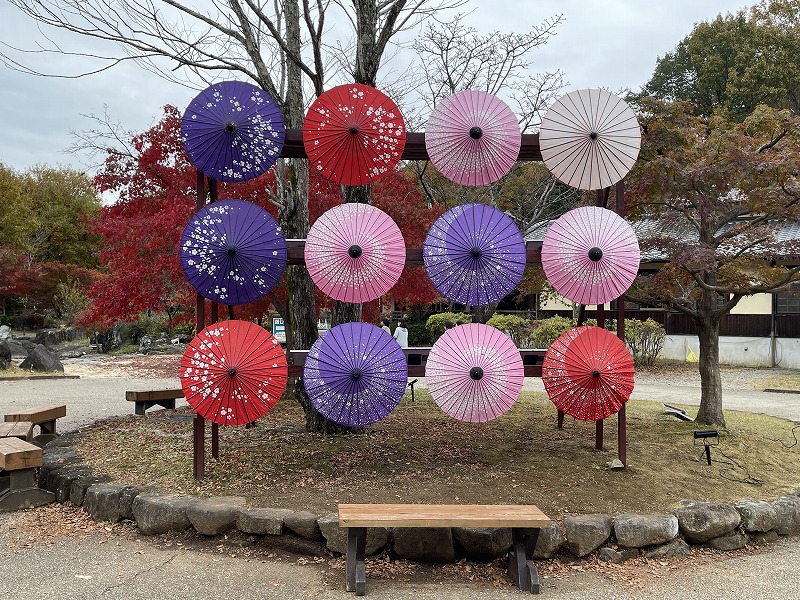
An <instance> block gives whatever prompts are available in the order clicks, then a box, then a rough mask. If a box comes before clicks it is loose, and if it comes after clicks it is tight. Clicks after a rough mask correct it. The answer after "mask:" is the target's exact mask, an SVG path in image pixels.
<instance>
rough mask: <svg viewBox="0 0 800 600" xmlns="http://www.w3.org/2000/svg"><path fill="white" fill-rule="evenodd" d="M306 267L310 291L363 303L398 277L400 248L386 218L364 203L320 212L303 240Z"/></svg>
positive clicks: (402, 244)
mask: <svg viewBox="0 0 800 600" xmlns="http://www.w3.org/2000/svg"><path fill="white" fill-rule="evenodd" d="M305 259H306V267H307V268H308V272H309V274H310V275H311V279H313V280H314V283H315V284H316V286H317V287H318V288H319V289H320V290H322V291H323V292H324V293H325V294H327V295H328V296H330V297H331V298H335V299H336V300H343V301H344V302H369V301H370V300H374V299H376V298H380V297H381V296H382V295H383V294H385V293H386V292H388V291H389V290H390V289H391V288H392V287H393V286H394V284H395V283H397V280H398V279H399V278H400V274H401V273H402V272H403V266H404V265H405V260H406V246H405V242H404V241H403V234H402V233H400V228H399V227H398V226H397V223H395V222H394V221H393V220H392V218H391V217H390V216H389V215H387V214H386V213H385V212H383V211H382V210H380V209H379V208H375V207H374V206H370V205H369V204H355V203H351V204H342V205H341V206H336V207H334V208H332V209H330V210H327V211H325V212H324V213H323V214H322V215H321V216H320V218H319V219H317V220H316V222H315V223H314V225H313V226H312V227H311V230H310V231H309V232H308V236H306V245H305Z"/></svg>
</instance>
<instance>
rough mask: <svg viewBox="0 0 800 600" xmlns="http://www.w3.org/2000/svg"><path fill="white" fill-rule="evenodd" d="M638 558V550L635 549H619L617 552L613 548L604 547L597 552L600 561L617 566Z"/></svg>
mask: <svg viewBox="0 0 800 600" xmlns="http://www.w3.org/2000/svg"><path fill="white" fill-rule="evenodd" d="M638 556H639V550H638V549H637V548H620V549H619V550H614V549H613V548H609V547H608V546H605V547H603V548H600V550H599V552H598V557H599V558H600V560H601V561H603V562H607V563H611V564H613V565H619V564H621V563H623V562H625V561H626V560H632V559H634V558H637V557H638Z"/></svg>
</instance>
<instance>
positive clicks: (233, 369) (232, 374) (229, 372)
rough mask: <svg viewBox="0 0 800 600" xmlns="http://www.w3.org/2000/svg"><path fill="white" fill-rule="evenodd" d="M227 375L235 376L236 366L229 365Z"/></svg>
mask: <svg viewBox="0 0 800 600" xmlns="http://www.w3.org/2000/svg"><path fill="white" fill-rule="evenodd" d="M228 375H230V376H231V377H235V376H236V368H235V367H231V368H230V369H228Z"/></svg>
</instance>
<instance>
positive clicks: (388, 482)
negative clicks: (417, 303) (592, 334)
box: [78, 390, 800, 515]
mask: <svg viewBox="0 0 800 600" xmlns="http://www.w3.org/2000/svg"><path fill="white" fill-rule="evenodd" d="M416 395H417V401H416V402H415V403H412V402H411V401H410V397H409V396H408V395H407V396H406V397H405V398H404V400H403V401H402V402H401V404H400V405H399V406H398V407H397V409H396V410H395V411H394V412H392V413H391V414H390V415H389V416H388V417H387V418H386V419H384V420H383V421H381V422H380V423H377V424H376V425H373V426H372V427H369V428H367V429H366V431H365V432H364V433H362V434H357V435H347V436H329V437H325V436H321V435H317V434H309V433H306V432H305V431H304V429H303V423H304V419H303V414H302V411H301V409H300V408H299V406H298V405H297V404H296V403H293V402H291V401H285V400H284V401H281V402H280V403H279V404H278V405H277V407H276V408H275V409H273V410H272V411H271V412H270V413H269V414H268V415H267V416H266V417H264V418H263V419H261V420H260V421H259V422H258V426H257V427H254V428H251V429H245V428H244V427H221V428H220V458H219V460H214V459H212V458H211V457H210V448H209V449H208V454H207V462H206V478H205V479H204V480H203V481H202V482H196V481H194V480H193V479H192V476H191V472H192V441H191V427H192V423H191V421H192V416H193V413H192V412H191V411H190V410H188V409H184V410H183V411H155V412H151V413H150V414H148V415H146V416H144V417H140V416H135V415H131V416H126V417H118V418H112V419H107V420H104V421H101V422H98V423H97V424H95V425H94V426H92V427H90V428H88V429H86V430H85V432H84V433H83V435H82V438H81V442H80V445H79V447H78V451H79V452H80V454H81V455H82V456H83V458H84V460H85V461H86V462H87V463H88V464H90V465H91V466H92V467H94V468H95V470H96V472H100V473H107V474H109V475H111V476H113V477H114V478H115V479H116V480H118V481H120V482H124V483H129V484H135V485H152V486H155V487H156V488H158V489H160V490H163V491H169V492H173V493H185V494H195V495H200V496H212V495H241V496H245V497H247V498H248V499H249V500H250V502H251V504H252V505H254V506H278V507H286V508H298V507H302V508H304V509H307V510H311V511H314V512H317V513H323V512H328V511H332V510H335V507H336V504H337V503H340V502H435V503H486V504H489V503H494V504H504V503H532V504H536V505H538V506H539V507H540V508H542V509H543V510H544V511H545V512H546V513H550V514H553V515H559V514H563V513H572V512H574V513H590V512H609V513H617V512H623V511H636V512H653V511H657V512H660V511H664V510H667V509H668V508H670V507H672V506H674V505H675V504H677V503H678V502H679V501H680V500H681V499H696V500H709V501H733V500H738V499H741V498H763V499H774V498H776V497H778V496H780V495H782V494H784V493H787V492H790V491H793V490H794V489H796V488H797V487H798V485H799V484H800V446H797V445H794V446H792V447H788V448H787V447H785V445H786V446H788V445H791V442H792V441H793V438H792V433H791V432H792V424H791V423H790V422H788V421H784V420H781V419H776V418H773V417H767V416H763V415H754V414H745V413H738V412H733V411H731V412H726V415H725V416H726V419H727V422H728V427H729V429H728V431H726V432H722V434H721V437H720V444H719V446H718V447H716V448H714V449H713V450H712V458H713V459H714V464H713V465H711V466H708V465H707V464H706V463H705V458H704V456H703V455H702V451H703V449H702V447H701V446H695V445H694V444H693V437H692V431H693V429H695V425H694V424H693V423H685V422H681V421H678V420H676V419H674V418H673V417H670V416H668V415H665V414H664V413H663V411H662V407H661V405H660V404H658V403H654V402H644V401H631V402H629V403H628V408H627V413H628V462H629V466H628V468H627V469H625V470H624V471H611V470H609V469H608V468H607V464H608V462H609V461H611V460H612V459H613V458H616V444H617V441H616V440H617V435H616V433H617V431H616V428H617V419H616V417H613V418H611V419H608V420H607V421H606V423H605V441H606V448H607V449H606V450H604V451H596V450H595V449H594V431H595V426H594V423H591V422H590V423H585V422H579V421H574V420H572V419H570V418H569V417H567V419H566V421H565V426H564V429H562V430H559V429H557V428H556V415H555V410H554V408H553V406H552V404H551V403H550V402H549V401H548V400H547V398H546V396H545V395H544V394H540V393H525V394H523V396H522V398H521V400H520V401H519V402H518V403H517V404H516V405H515V406H514V408H513V409H512V410H510V411H509V412H508V413H506V414H505V415H503V416H502V417H500V418H498V419H495V420H494V421H491V422H489V423H485V424H470V423H462V422H460V421H456V420H454V419H452V418H450V417H448V416H447V415H445V414H444V413H442V412H441V411H440V410H439V408H438V407H437V406H436V405H435V404H434V403H433V402H432V400H431V399H430V396H429V395H428V394H427V393H426V392H425V391H422V390H421V391H418V392H417V394H416ZM688 410H690V411H692V412H693V411H694V410H695V409H694V408H688ZM207 429H210V428H207ZM207 435H208V432H207ZM782 441H783V442H784V443H781V442H782ZM784 444H785V445H784ZM748 481H749V482H750V483H747V482H748ZM754 483H758V485H754Z"/></svg>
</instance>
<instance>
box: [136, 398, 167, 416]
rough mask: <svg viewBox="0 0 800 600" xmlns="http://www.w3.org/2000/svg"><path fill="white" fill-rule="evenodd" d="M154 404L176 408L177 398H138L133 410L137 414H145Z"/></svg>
mask: <svg viewBox="0 0 800 600" xmlns="http://www.w3.org/2000/svg"><path fill="white" fill-rule="evenodd" d="M154 406H161V407H163V408H166V409H169V410H175V398H172V399H171V400H137V401H136V402H134V408H133V412H134V413H135V414H137V415H143V414H145V413H146V412H147V410H148V409H150V408H153V407H154Z"/></svg>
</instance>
